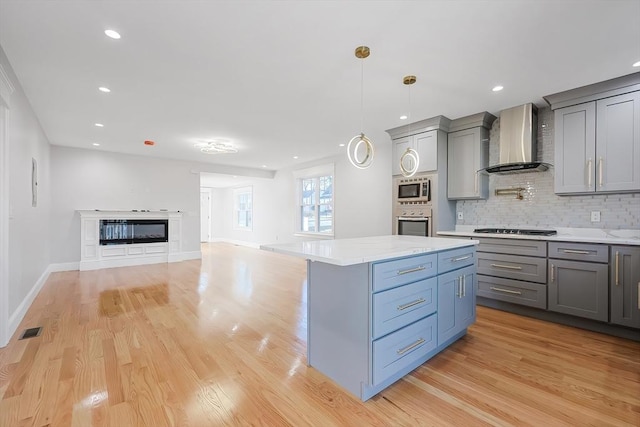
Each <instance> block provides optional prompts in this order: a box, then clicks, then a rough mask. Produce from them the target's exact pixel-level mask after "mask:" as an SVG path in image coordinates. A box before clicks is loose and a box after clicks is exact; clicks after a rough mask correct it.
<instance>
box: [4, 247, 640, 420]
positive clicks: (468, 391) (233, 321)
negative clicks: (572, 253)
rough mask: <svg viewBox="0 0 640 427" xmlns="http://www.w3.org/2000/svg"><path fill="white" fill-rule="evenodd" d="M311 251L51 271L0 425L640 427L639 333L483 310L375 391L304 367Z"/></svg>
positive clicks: (11, 371)
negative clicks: (453, 339) (362, 392)
mask: <svg viewBox="0 0 640 427" xmlns="http://www.w3.org/2000/svg"><path fill="white" fill-rule="evenodd" d="M305 270H306V268H305V263H304V261H302V260H299V259H295V258H291V257H286V256H282V255H278V254H274V253H271V252H263V251H259V250H255V249H250V248H244V247H238V246H233V245H229V244H207V245H203V259H202V261H187V262H182V263H173V264H157V265H151V266H144V267H129V268H114V269H105V270H98V271H91V272H77V271H74V272H64V273H55V274H52V275H51V277H50V278H49V280H48V281H47V283H46V284H45V286H44V288H43V290H42V291H41V292H40V294H39V295H38V297H37V298H36V300H35V302H34V304H33V306H32V307H31V309H30V310H29V312H28V314H27V317H26V318H25V320H24V321H23V322H22V325H21V327H20V330H22V329H23V328H27V327H33V326H39V325H41V326H43V327H44V330H43V333H42V335H41V336H40V337H37V338H31V339H27V340H22V341H17V336H14V338H13V339H12V340H11V342H10V344H9V345H8V346H7V347H6V348H4V349H1V350H0V426H2V427H13V426H49V425H50V426H67V425H72V426H82V427H85V426H103V425H104V426H107V425H110V426H118V427H124V426H153V427H156V426H173V425H175V426H218V425H267V426H287V425H293V426H420V425H425V426H445V425H455V426H481V425H518V426H520V425H532V426H562V425H570V426H588V425H593V426H627V425H628V426H640V343H636V342H632V341H627V340H624V339H619V338H613V337H610V336H606V335H601V334H597V333H593V332H587V331H583V330H579V329H573V328H570V327H565V326H559V325H554V324H551V323H546V322H542V321H538V320H534V319H529V318H525V317H520V316H516V315H512V314H508V313H503V312H499V311H495V310H491V309H488V308H483V307H479V308H478V321H477V322H476V323H475V324H474V325H473V326H472V327H471V328H470V329H469V333H468V334H467V336H466V337H465V338H463V339H461V340H460V341H458V342H457V343H455V344H453V345H452V346H451V347H449V348H448V349H447V350H445V351H443V352H442V353H441V354H439V355H437V356H436V357H434V358H433V359H431V360H430V361H428V362H427V363H425V364H424V365H423V366H421V367H420V368H418V369H417V370H415V371H414V372H412V373H411V374H410V375H408V376H406V377H405V378H404V379H402V380H400V381H399V382H397V383H395V384H394V385H392V386H391V387H389V388H388V389H386V390H385V391H383V392H382V393H380V394H378V395H377V396H375V397H374V398H372V399H371V400H369V401H367V402H364V403H363V402H360V401H359V400H358V399H357V398H355V397H353V396H351V395H350V394H348V393H347V392H346V391H345V390H343V389H341V388H340V387H339V386H337V385H335V384H334V383H333V382H332V381H331V380H329V379H328V378H326V377H324V376H323V375H322V374H320V373H319V372H317V371H316V370H315V369H313V368H310V367H308V366H307V365H306V356H305V353H306V295H305V278H306V272H305Z"/></svg>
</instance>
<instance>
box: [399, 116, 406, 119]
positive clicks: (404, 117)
mask: <svg viewBox="0 0 640 427" xmlns="http://www.w3.org/2000/svg"><path fill="white" fill-rule="evenodd" d="M407 119H408V117H407V116H400V120H407Z"/></svg>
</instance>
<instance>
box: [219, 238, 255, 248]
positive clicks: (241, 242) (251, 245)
mask: <svg viewBox="0 0 640 427" xmlns="http://www.w3.org/2000/svg"><path fill="white" fill-rule="evenodd" d="M211 242H212V243H215V242H221V243H231V244H232V245H238V246H246V247H248V248H254V249H260V243H254V242H245V241H244V240H233V239H223V238H215V239H212V240H211Z"/></svg>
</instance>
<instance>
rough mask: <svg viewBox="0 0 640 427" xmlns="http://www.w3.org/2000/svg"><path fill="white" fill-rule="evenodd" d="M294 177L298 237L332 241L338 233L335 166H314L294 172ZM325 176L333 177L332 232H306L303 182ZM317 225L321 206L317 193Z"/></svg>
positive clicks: (295, 233)
mask: <svg viewBox="0 0 640 427" xmlns="http://www.w3.org/2000/svg"><path fill="white" fill-rule="evenodd" d="M293 176H294V179H295V185H296V192H295V194H296V199H295V203H294V209H295V214H294V215H295V216H294V217H295V227H296V228H295V232H294V235H296V236H313V237H316V238H317V237H320V238H327V239H332V238H333V237H334V235H335V231H336V211H335V200H336V176H335V166H334V164H333V163H329V164H326V165H320V166H314V167H311V168H306V169H298V170H295V171H293ZM323 176H331V185H332V189H333V191H332V195H331V204H330V206H331V212H332V214H331V232H330V233H327V232H320V231H304V230H302V206H303V204H302V180H304V179H312V178H315V179H319V178H320V177H323ZM316 191H319V186H316ZM315 200H316V204H315V207H316V209H315V211H316V224H319V206H320V198H319V194H317V193H316V198H315Z"/></svg>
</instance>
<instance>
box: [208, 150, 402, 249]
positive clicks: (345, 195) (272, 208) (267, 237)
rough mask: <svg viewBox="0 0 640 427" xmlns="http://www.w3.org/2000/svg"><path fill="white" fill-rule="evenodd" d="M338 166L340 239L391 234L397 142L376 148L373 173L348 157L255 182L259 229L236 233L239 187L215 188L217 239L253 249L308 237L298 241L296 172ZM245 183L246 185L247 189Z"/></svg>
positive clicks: (255, 218)
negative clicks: (393, 155) (235, 205)
mask: <svg viewBox="0 0 640 427" xmlns="http://www.w3.org/2000/svg"><path fill="white" fill-rule="evenodd" d="M327 163H334V165H335V179H334V197H335V201H334V215H335V217H334V221H335V223H334V224H335V230H334V231H335V238H349V237H363V236H374V235H381V234H390V233H391V143H390V141H388V140H383V141H382V142H379V143H378V144H376V158H375V161H374V163H373V165H372V166H371V167H370V168H369V169H364V170H361V169H357V168H355V167H353V166H352V165H351V164H350V163H349V161H348V159H347V157H346V154H345V155H344V156H342V155H340V156H335V157H329V158H326V159H321V160H317V161H314V162H309V163H304V164H300V165H298V166H296V167H292V168H286V169H282V170H279V171H278V172H277V173H276V176H275V177H274V178H273V180H266V179H255V180H253V181H250V183H249V184H248V185H252V186H253V230H252V231H245V230H234V229H233V227H232V215H233V195H232V194H233V188H226V189H213V192H212V194H213V197H212V200H213V203H212V205H213V214H212V236H213V238H214V240H215V239H222V240H229V241H236V242H243V243H247V244H251V245H259V244H267V243H276V242H277V243H284V242H290V241H295V240H302V239H305V238H302V237H296V236H294V233H295V229H294V224H295V214H296V204H295V202H296V200H295V179H294V177H293V171H294V170H296V169H304V168H308V167H312V166H317V165H323V164H327ZM246 185H247V184H243V185H242V186H246Z"/></svg>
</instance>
